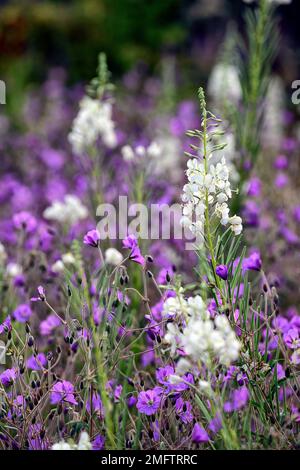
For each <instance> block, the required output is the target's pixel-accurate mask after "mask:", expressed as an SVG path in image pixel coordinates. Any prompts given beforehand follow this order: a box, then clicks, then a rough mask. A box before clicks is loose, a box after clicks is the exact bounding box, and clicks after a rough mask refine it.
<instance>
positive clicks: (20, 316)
mask: <svg viewBox="0 0 300 470" xmlns="http://www.w3.org/2000/svg"><path fill="white" fill-rule="evenodd" d="M31 315H32V310H31V308H30V307H29V305H27V304H21V305H19V307H17V308H16V310H15V311H14V313H13V317H14V318H15V319H16V320H17V321H19V322H20V323H25V322H26V321H27V320H29V318H30V317H31Z"/></svg>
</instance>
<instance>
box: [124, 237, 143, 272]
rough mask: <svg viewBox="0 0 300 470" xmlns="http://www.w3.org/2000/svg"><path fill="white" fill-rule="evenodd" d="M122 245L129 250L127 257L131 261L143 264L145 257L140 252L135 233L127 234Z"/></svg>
mask: <svg viewBox="0 0 300 470" xmlns="http://www.w3.org/2000/svg"><path fill="white" fill-rule="evenodd" d="M123 247H124V248H128V249H130V250H131V252H130V255H129V259H130V260H131V261H134V262H135V263H138V264H141V265H142V266H144V264H145V258H144V257H143V256H142V254H141V250H140V249H139V246H138V242H137V239H136V237H135V235H128V237H126V238H124V240H123Z"/></svg>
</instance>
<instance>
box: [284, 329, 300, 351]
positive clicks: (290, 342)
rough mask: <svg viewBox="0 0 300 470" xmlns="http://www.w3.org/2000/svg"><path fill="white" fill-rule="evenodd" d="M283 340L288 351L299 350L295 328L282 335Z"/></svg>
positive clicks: (299, 340) (299, 341) (299, 344)
mask: <svg viewBox="0 0 300 470" xmlns="http://www.w3.org/2000/svg"><path fill="white" fill-rule="evenodd" d="M283 339H284V342H285V344H286V345H287V346H288V347H289V348H290V349H299V348H300V339H299V332H298V330H296V329H295V328H292V329H290V330H288V332H287V333H285V334H284V335H283Z"/></svg>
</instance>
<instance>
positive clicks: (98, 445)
mask: <svg viewBox="0 0 300 470" xmlns="http://www.w3.org/2000/svg"><path fill="white" fill-rule="evenodd" d="M104 443H105V437H103V436H101V434H98V436H96V437H95V439H94V440H93V441H92V446H93V450H102V449H104Z"/></svg>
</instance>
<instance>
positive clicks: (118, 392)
mask: <svg viewBox="0 0 300 470" xmlns="http://www.w3.org/2000/svg"><path fill="white" fill-rule="evenodd" d="M122 390H123V387H122V385H117V386H116V388H115V391H114V399H115V403H118V402H119V401H120V398H121V395H122Z"/></svg>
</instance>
